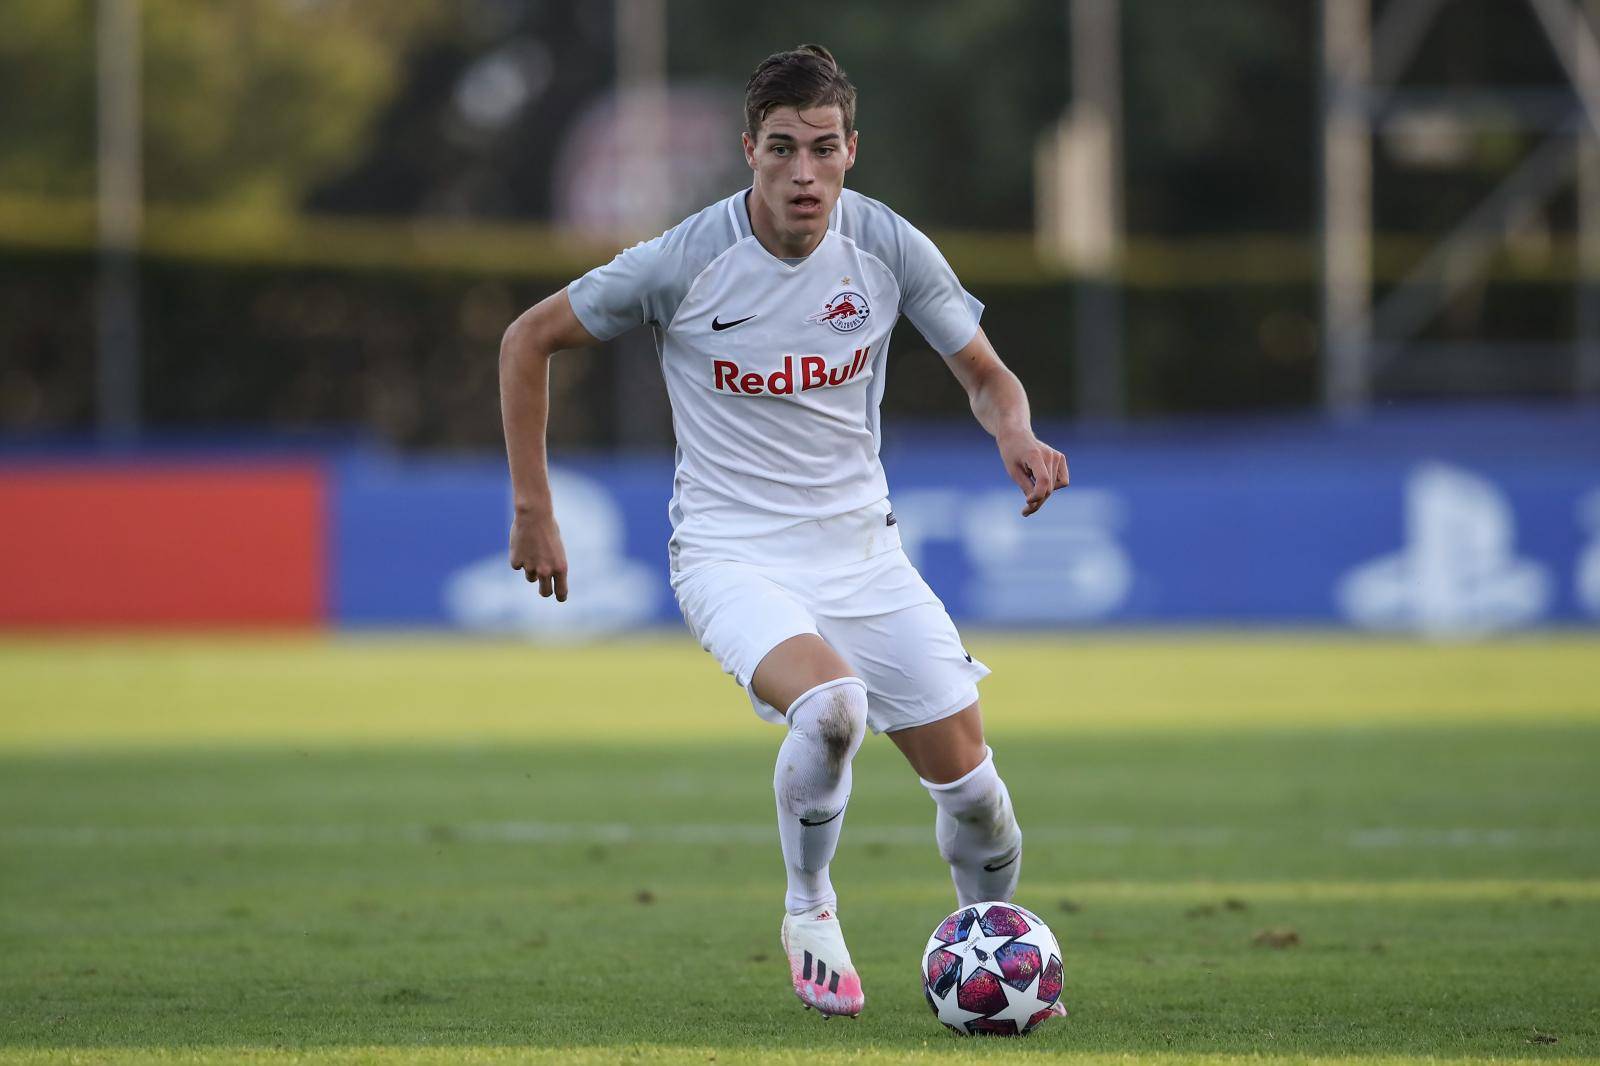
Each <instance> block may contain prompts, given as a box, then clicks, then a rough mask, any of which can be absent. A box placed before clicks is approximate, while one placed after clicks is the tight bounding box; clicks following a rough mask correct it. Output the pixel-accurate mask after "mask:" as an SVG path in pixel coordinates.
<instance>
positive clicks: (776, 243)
mask: <svg viewBox="0 0 1600 1066" xmlns="http://www.w3.org/2000/svg"><path fill="white" fill-rule="evenodd" d="M744 202H745V206H746V207H747V208H748V210H749V214H750V232H751V233H754V234H755V236H756V240H757V241H759V242H760V243H761V247H763V248H765V249H766V250H767V251H768V252H770V253H771V254H773V255H774V256H777V257H778V258H779V259H804V258H805V257H806V256H808V255H810V254H811V253H812V252H814V251H816V250H817V245H819V244H821V243H822V238H823V237H824V236H825V235H826V234H827V232H828V228H827V226H826V225H824V226H823V228H822V229H821V230H820V231H819V232H817V233H791V232H785V231H784V230H782V229H780V228H779V227H778V220H777V219H776V218H774V217H773V215H772V212H771V211H769V210H768V209H767V205H766V202H765V201H763V200H762V199H761V197H759V196H756V195H754V192H753V190H752V192H748V193H745V201H744Z"/></svg>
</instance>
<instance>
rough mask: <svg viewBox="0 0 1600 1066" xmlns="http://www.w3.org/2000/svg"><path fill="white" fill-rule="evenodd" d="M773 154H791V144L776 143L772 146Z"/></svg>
mask: <svg viewBox="0 0 1600 1066" xmlns="http://www.w3.org/2000/svg"><path fill="white" fill-rule="evenodd" d="M772 154H773V155H779V156H782V155H788V154H789V146H788V145H786V144H775V145H773V146H772Z"/></svg>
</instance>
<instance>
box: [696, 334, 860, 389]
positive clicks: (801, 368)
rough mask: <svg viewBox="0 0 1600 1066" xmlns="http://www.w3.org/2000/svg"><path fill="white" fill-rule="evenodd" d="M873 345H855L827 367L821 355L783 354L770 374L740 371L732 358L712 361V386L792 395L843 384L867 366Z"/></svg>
mask: <svg viewBox="0 0 1600 1066" xmlns="http://www.w3.org/2000/svg"><path fill="white" fill-rule="evenodd" d="M871 348H872V346H871V345H870V344H869V345H868V346H867V347H865V348H857V349H856V350H855V351H854V352H853V353H851V356H850V362H848V363H846V364H845V365H844V366H833V367H830V366H829V365H828V362H827V360H826V359H823V358H822V356H820V355H802V356H800V357H799V361H798V362H796V358H795V356H792V355H786V356H784V357H783V366H782V367H781V368H779V369H778V370H774V371H773V372H772V373H771V374H758V373H756V372H755V371H754V370H751V371H743V370H740V369H739V364H738V363H735V362H734V361H733V360H731V359H713V360H712V361H711V387H712V388H714V389H716V390H717V391H718V392H732V393H737V394H738V395H740V396H761V395H769V396H793V395H794V394H795V393H797V392H810V391H811V390H812V389H825V388H829V387H831V386H835V385H843V384H844V383H845V382H847V381H849V380H850V379H852V378H854V377H855V376H856V375H858V374H860V373H861V372H862V371H863V370H865V369H866V368H867V355H868V353H869V351H870V350H871Z"/></svg>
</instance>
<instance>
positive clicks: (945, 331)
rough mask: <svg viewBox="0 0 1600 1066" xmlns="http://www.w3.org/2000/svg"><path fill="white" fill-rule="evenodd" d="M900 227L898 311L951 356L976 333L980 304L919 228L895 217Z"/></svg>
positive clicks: (944, 353) (919, 331) (981, 310)
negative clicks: (902, 255)
mask: <svg viewBox="0 0 1600 1066" xmlns="http://www.w3.org/2000/svg"><path fill="white" fill-rule="evenodd" d="M896 222H897V223H898V224H899V226H900V227H902V228H903V232H902V233H901V235H900V237H901V248H902V249H903V253H904V261H903V262H902V263H901V268H900V278H899V281H900V313H901V314H903V315H905V316H906V317H907V318H909V319H910V320H911V324H912V325H913V326H916V327H917V332H918V333H921V334H922V336H923V338H924V339H925V340H927V342H928V344H929V346H930V347H932V348H933V350H934V351H936V352H938V353H939V354H940V355H944V356H949V355H954V354H955V353H956V352H959V351H960V350H961V349H963V348H965V347H966V346H967V343H968V342H969V341H971V340H972V338H973V337H974V336H975V335H976V334H977V332H978V320H979V319H980V318H982V317H983V304H982V303H980V302H979V301H978V299H977V297H975V296H973V295H972V294H971V293H969V292H967V291H966V290H965V289H963V288H962V287H961V282H960V281H959V280H957V278H956V272H955V271H954V270H951V269H950V264H949V263H947V262H946V261H945V258H944V256H943V255H941V254H940V253H939V249H938V248H936V247H934V244H933V242H932V241H930V240H929V239H928V238H927V237H926V236H925V235H924V234H923V233H922V231H921V230H919V229H917V228H916V227H915V226H913V225H912V224H911V223H909V222H907V221H905V220H904V219H902V218H899V217H898V216H896Z"/></svg>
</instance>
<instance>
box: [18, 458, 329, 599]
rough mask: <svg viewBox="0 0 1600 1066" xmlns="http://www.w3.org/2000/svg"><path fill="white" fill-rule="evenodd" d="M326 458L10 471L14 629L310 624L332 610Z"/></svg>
mask: <svg viewBox="0 0 1600 1066" xmlns="http://www.w3.org/2000/svg"><path fill="white" fill-rule="evenodd" d="M326 497H327V490H326V479H325V477H324V474H323V472H322V470H321V469H320V468H319V467H318V466H317V465H316V464H313V463H303V462H302V463H281V462H275V463H254V462H248V463H228V464H214V463H213V464H191V463H170V464H147V463H139V464H130V465H127V466H110V467H108V466H105V465H103V464H102V465H88V464H86V465H70V464H55V463H46V464H40V465H38V466H29V467H15V466H11V467H0V625H5V626H19V627H32V626H42V627H61V626H99V625H119V626H120V625H152V626H193V625H209V624H242V625H260V624H266V625H309V624H319V623H321V622H322V621H323V620H324V618H325V616H326V603H327V592H326V589H327V585H328V581H327V576H328V575H327V568H328V564H327V543H328V535H327V522H328V519H327V503H326Z"/></svg>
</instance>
